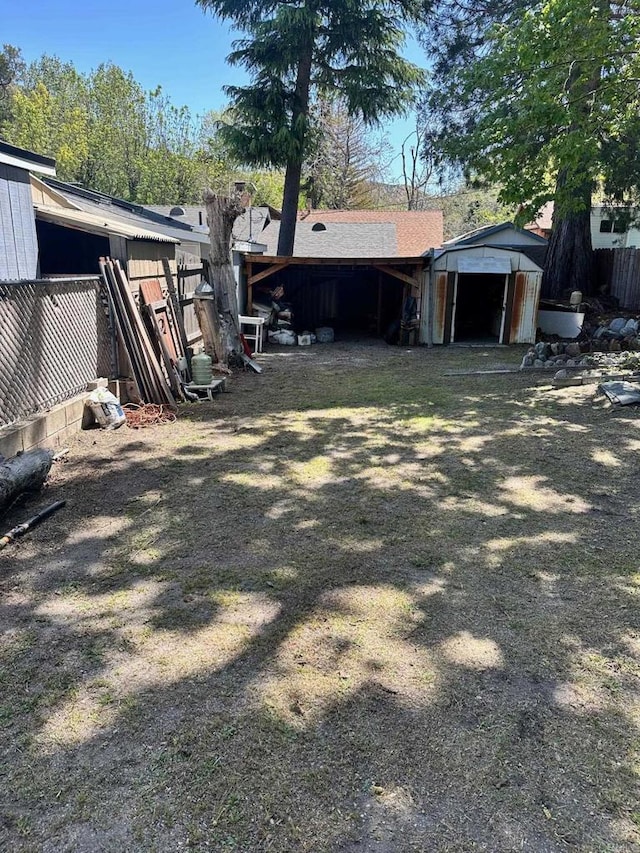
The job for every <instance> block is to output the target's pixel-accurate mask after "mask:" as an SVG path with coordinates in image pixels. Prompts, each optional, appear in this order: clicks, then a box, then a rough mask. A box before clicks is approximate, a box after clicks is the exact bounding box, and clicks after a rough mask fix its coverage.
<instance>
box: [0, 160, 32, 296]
mask: <svg viewBox="0 0 640 853" xmlns="http://www.w3.org/2000/svg"><path fill="white" fill-rule="evenodd" d="M37 271H38V239H37V237H36V222H35V216H34V212H33V204H32V201H31V184H30V181H29V173H28V172H26V171H25V170H24V169H18V168H16V167H15V166H8V165H6V164H4V163H0V280H2V281H19V280H21V279H34V278H36V275H37Z"/></svg>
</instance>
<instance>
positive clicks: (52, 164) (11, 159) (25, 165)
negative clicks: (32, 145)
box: [0, 139, 56, 175]
mask: <svg viewBox="0 0 640 853" xmlns="http://www.w3.org/2000/svg"><path fill="white" fill-rule="evenodd" d="M0 163H4V164H5V165H7V166H17V167H18V168H19V169H26V170H27V171H29V172H38V173H39V174H41V175H55V173H56V161H55V160H54V159H53V158H52V157H43V156H42V154H36V153H35V152H33V151H27V150H26V148H16V146H15V145H9V143H8V142H3V141H2V140H1V139H0Z"/></svg>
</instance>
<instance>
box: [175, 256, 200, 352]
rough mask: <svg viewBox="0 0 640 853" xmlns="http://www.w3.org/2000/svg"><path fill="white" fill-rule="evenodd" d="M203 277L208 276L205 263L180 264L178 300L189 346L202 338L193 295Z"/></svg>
mask: <svg viewBox="0 0 640 853" xmlns="http://www.w3.org/2000/svg"><path fill="white" fill-rule="evenodd" d="M203 278H204V279H206V278H207V268H206V266H205V265H204V263H201V264H178V300H179V302H180V307H181V308H182V316H183V317H184V328H185V331H186V333H187V343H188V344H189V346H193V345H194V344H196V343H198V341H201V340H202V332H201V331H200V326H199V325H198V318H197V317H196V312H195V308H194V307H193V295H194V293H195V289H196V287H197V286H198V285H199V284H200V282H201V281H202V279H203Z"/></svg>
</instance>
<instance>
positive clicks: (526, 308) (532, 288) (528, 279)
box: [507, 270, 542, 344]
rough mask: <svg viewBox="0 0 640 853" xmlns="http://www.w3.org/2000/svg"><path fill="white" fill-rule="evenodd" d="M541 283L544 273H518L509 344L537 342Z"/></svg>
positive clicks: (531, 271)
mask: <svg viewBox="0 0 640 853" xmlns="http://www.w3.org/2000/svg"><path fill="white" fill-rule="evenodd" d="M541 281H542V273H539V272H535V271H533V270H528V271H526V272H517V273H516V284H515V292H514V296H513V309H512V312H511V323H510V328H509V340H508V341H507V343H510V344H532V343H534V342H535V339H536V325H537V317H538V301H539V299H540V283H541Z"/></svg>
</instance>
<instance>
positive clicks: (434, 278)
mask: <svg viewBox="0 0 640 853" xmlns="http://www.w3.org/2000/svg"><path fill="white" fill-rule="evenodd" d="M541 281H542V268H541V267H540V266H539V265H538V264H537V263H536V262H535V261H533V260H532V259H531V258H530V257H529V256H528V255H527V254H526V253H525V252H524V251H523V250H522V249H518V248H509V247H504V248H503V247H501V246H486V245H485V246H473V245H470V246H455V245H454V246H451V247H450V248H447V249H443V250H442V251H441V252H440V253H435V256H434V258H433V262H432V265H431V270H430V273H429V275H428V276H426V278H425V291H424V294H423V299H422V304H423V306H425V309H424V310H423V313H422V325H421V334H420V340H421V342H422V343H434V344H450V343H462V342H466V343H483V344H487V343H500V344H524V343H533V342H534V341H535V339H536V320H537V313H538V301H539V298H540V284H541Z"/></svg>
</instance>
